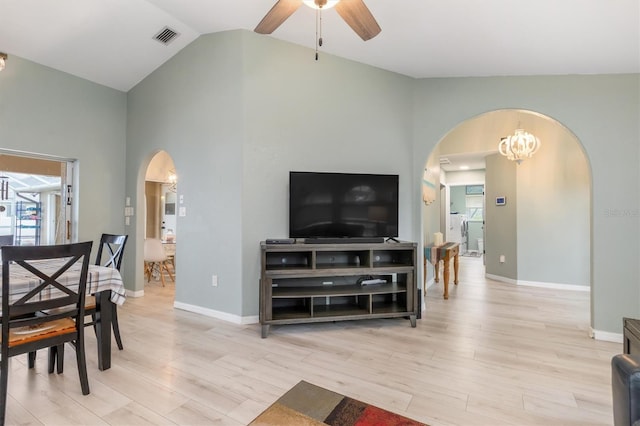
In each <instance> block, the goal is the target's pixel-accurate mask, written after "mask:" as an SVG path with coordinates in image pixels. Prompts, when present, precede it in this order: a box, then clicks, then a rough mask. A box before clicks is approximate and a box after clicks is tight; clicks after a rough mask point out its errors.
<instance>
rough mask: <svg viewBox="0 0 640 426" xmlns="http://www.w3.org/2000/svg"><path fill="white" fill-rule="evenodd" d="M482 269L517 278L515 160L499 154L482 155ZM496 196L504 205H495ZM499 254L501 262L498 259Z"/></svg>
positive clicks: (509, 277)
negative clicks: (502, 199)
mask: <svg viewBox="0 0 640 426" xmlns="http://www.w3.org/2000/svg"><path fill="white" fill-rule="evenodd" d="M485 161H486V165H487V168H486V170H485V179H486V180H485V187H484V192H485V197H486V203H485V208H486V214H485V220H484V223H485V231H486V232H485V244H484V251H485V256H484V263H485V271H486V273H487V274H489V275H496V276H499V277H504V278H508V279H511V280H514V281H515V280H517V279H518V268H519V267H520V264H519V262H518V256H517V255H518V215H517V213H518V203H519V202H520V197H519V195H518V192H517V191H518V187H517V170H516V167H517V165H516V163H514V162H513V161H509V160H506V159H505V158H504V157H503V156H502V155H500V154H492V155H488V156H487V157H486V158H485ZM496 197H505V199H506V204H505V205H504V206H497V205H496V201H495V200H496ZM500 256H504V257H505V262H504V263H501V262H500Z"/></svg>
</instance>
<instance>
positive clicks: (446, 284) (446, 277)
mask: <svg viewBox="0 0 640 426" xmlns="http://www.w3.org/2000/svg"><path fill="white" fill-rule="evenodd" d="M443 275H444V276H443V277H442V281H443V284H444V298H445V299H448V298H449V258H445V259H444V274H443Z"/></svg>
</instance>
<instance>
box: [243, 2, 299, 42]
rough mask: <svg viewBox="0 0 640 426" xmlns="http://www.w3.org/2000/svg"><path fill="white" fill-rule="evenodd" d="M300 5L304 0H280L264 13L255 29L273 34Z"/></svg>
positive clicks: (258, 31) (261, 32)
mask: <svg viewBox="0 0 640 426" xmlns="http://www.w3.org/2000/svg"><path fill="white" fill-rule="evenodd" d="M300 6H302V0H278V2H277V3H276V4H275V5H273V7H272V8H271V10H270V11H269V12H268V13H267V14H266V15H264V18H262V21H260V23H259V24H258V26H257V27H256V29H255V30H254V31H255V32H257V33H260V34H271V33H272V32H274V31H275V29H276V28H278V27H279V26H280V25H281V24H282V23H283V22H284V21H286V20H287V18H288V17H289V16H291V14H292V13H293V12H295V11H296V10H298V8H299V7H300Z"/></svg>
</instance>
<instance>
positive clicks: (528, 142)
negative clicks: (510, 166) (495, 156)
mask: <svg viewBox="0 0 640 426" xmlns="http://www.w3.org/2000/svg"><path fill="white" fill-rule="evenodd" d="M538 149H540V140H539V139H538V138H537V137H535V136H533V135H532V134H531V133H527V132H525V131H524V130H522V129H516V131H515V132H514V133H513V135H510V136H507V137H506V138H502V139H500V143H499V144H498V151H500V154H502V155H504V156H505V157H507V158H508V159H509V160H512V161H515V162H516V163H518V164H520V163H522V160H524V159H525V158H531V156H532V155H533V154H535V153H536V151H538Z"/></svg>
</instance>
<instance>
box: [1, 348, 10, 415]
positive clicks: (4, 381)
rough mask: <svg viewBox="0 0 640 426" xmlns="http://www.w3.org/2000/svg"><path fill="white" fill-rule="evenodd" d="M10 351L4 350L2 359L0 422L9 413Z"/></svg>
mask: <svg viewBox="0 0 640 426" xmlns="http://www.w3.org/2000/svg"><path fill="white" fill-rule="evenodd" d="M8 355H9V351H4V350H3V351H2V359H1V360H0V424H4V418H5V415H6V413H7V385H8V383H9V380H8V379H9V356H8Z"/></svg>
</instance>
